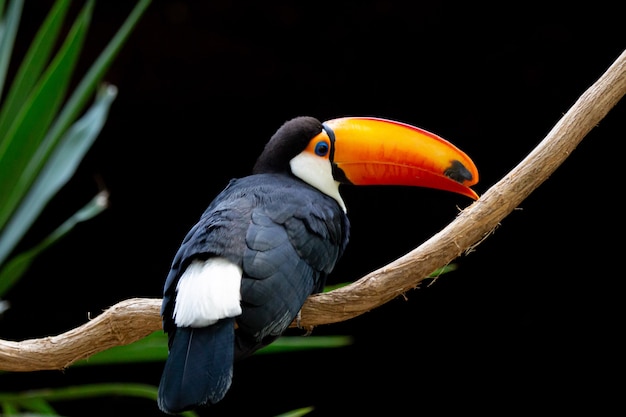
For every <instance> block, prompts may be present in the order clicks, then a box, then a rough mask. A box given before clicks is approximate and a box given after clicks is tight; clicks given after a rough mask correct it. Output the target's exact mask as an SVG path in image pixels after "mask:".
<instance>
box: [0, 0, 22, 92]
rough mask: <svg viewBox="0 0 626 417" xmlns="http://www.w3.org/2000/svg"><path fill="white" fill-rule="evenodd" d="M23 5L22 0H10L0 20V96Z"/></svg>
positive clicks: (1, 9)
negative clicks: (3, 16) (4, 14)
mask: <svg viewBox="0 0 626 417" xmlns="http://www.w3.org/2000/svg"><path fill="white" fill-rule="evenodd" d="M23 6H24V1H23V0H14V1H12V2H11V4H10V5H9V9H8V11H7V14H6V19H3V20H1V21H0V97H2V92H3V90H4V83H5V80H6V76H7V70H8V69H9V62H11V53H12V52H13V44H14V43H15V36H16V34H17V28H18V26H19V24H20V17H21V15H22V8H23ZM3 11H4V2H2V3H1V4H0V13H2V12H3Z"/></svg>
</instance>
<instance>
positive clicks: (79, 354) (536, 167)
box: [0, 51, 626, 371]
mask: <svg viewBox="0 0 626 417" xmlns="http://www.w3.org/2000/svg"><path fill="white" fill-rule="evenodd" d="M624 94H626V51H625V52H623V53H622V54H621V55H620V56H619V57H618V58H617V60H616V61H615V62H614V63H613V64H612V65H611V66H610V67H609V68H608V69H607V71H606V72H605V73H604V74H603V75H602V77H600V78H599V79H598V81H597V82H595V83H594V84H593V85H592V86H591V87H590V88H589V89H588V90H587V91H585V93H584V94H583V95H582V96H581V97H580V98H579V99H578V101H577V102H576V103H575V104H574V105H573V106H572V107H571V109H570V110H569V111H568V112H567V113H566V114H565V115H564V116H563V118H561V120H560V121H559V122H558V123H557V124H556V125H555V126H554V128H553V129H552V130H551V131H550V133H548V135H547V136H546V138H545V139H544V140H543V141H542V142H541V143H540V144H539V145H538V146H537V147H536V148H535V149H534V150H533V151H532V152H531V153H530V154H529V155H528V156H527V157H526V158H525V159H524V160H523V161H522V162H520V164H519V165H517V166H516V167H515V168H514V169H513V170H511V172H509V173H508V174H507V175H506V176H505V177H504V178H502V179H501V180H500V181H499V182H498V183H496V184H495V185H494V186H492V187H491V188H490V189H489V190H487V192H485V194H483V195H482V196H481V197H480V199H479V200H478V201H476V202H474V203H473V204H472V205H471V206H469V207H468V208H466V209H465V210H463V211H462V212H461V213H460V214H459V215H458V216H457V218H456V219H455V220H454V221H453V222H452V223H450V224H449V225H448V226H447V227H445V228H444V229H443V230H441V231H440V232H439V233H437V234H435V235H434V236H433V237H432V238H430V239H429V240H427V241H426V242H424V243H423V244H422V245H421V246H420V247H418V248H416V249H415V250H413V251H412V252H410V253H408V254H407V255H405V256H403V257H401V258H399V259H397V260H395V261H393V262H391V263H390V264H388V265H387V266H385V267H383V268H381V269H378V270H376V271H374V272H372V273H370V274H368V275H366V276H364V277H363V278H361V279H359V280H358V281H356V282H354V283H352V284H350V285H348V286H345V287H342V288H338V289H336V290H334V291H330V292H327V293H323V294H317V295H314V296H311V297H309V299H308V300H307V301H306V303H305V304H304V306H303V308H302V312H301V316H300V321H299V324H300V326H302V327H306V328H309V327H311V326H316V325H321V324H329V323H336V322H340V321H345V320H348V319H350V318H353V317H356V316H358V315H361V314H363V313H365V312H367V311H370V310H372V309H374V308H376V307H378V306H381V305H382V304H384V303H386V302H388V301H390V300H392V299H394V298H395V297H397V296H399V295H402V294H404V293H405V292H407V291H408V290H410V289H413V288H415V287H417V286H418V285H419V283H420V282H421V281H422V280H424V279H425V278H426V277H428V275H429V274H430V273H432V271H435V270H436V269H438V268H440V267H442V266H443V265H446V264H448V263H450V262H451V261H452V260H454V259H455V258H457V257H458V256H460V255H461V254H463V253H464V252H466V251H468V250H473V249H474V248H475V247H476V245H478V244H479V243H480V242H481V241H482V240H484V239H485V238H486V237H487V236H488V235H489V234H490V232H491V231H492V230H493V229H495V228H496V227H497V225H498V224H499V223H500V221H502V219H504V218H505V217H506V216H507V215H508V214H509V213H511V211H513V210H514V209H515V208H516V207H517V206H518V205H519V204H520V203H521V202H522V201H523V200H524V199H525V198H526V197H528V195H529V194H530V193H531V192H532V191H533V190H535V189H536V188H537V187H539V186H540V185H541V184H542V183H543V182H544V181H545V180H546V179H547V178H548V177H549V176H550V175H551V174H552V173H553V172H554V171H555V170H556V169H557V168H558V167H559V166H560V165H561V164H562V163H563V161H565V159H567V157H568V156H569V155H570V154H571V153H572V152H573V151H574V149H575V148H576V147H577V146H578V144H579V143H580V142H581V141H582V139H583V138H584V137H585V136H586V135H587V134H588V133H589V132H590V131H591V129H593V127H594V126H596V125H597V124H598V123H599V122H600V121H601V120H602V119H603V118H604V117H605V116H606V114H607V113H608V112H609V111H610V109H611V108H613V107H614V106H615V105H616V104H617V103H618V102H619V100H620V99H621V98H622V97H623V96H624ZM160 304H161V300H160V299H143V298H135V299H130V300H125V301H122V302H120V303H118V304H116V305H114V306H112V307H111V308H109V309H107V310H106V311H104V312H103V313H102V314H101V315H100V316H98V317H96V318H95V319H94V320H92V321H90V322H88V323H86V324H84V325H82V326H80V327H78V328H76V329H73V330H71V331H69V332H66V333H63V334H60V335H58V336H54V337H46V338H42V339H31V340H24V341H21V342H10V341H3V340H0V370H5V371H36V370H51V369H63V368H65V367H67V366H69V365H71V364H72V363H74V362H76V361H77V360H80V359H84V358H87V357H89V356H91V355H93V354H95V353H97V352H100V351H103V350H106V349H109V348H111V347H113V346H118V345H124V344H128V343H132V342H134V341H136V340H139V339H141V338H143V337H145V336H147V335H149V334H150V333H152V332H155V331H158V330H160V329H161V318H160V316H159V314H160ZM295 325H296V323H293V324H292V326H295Z"/></svg>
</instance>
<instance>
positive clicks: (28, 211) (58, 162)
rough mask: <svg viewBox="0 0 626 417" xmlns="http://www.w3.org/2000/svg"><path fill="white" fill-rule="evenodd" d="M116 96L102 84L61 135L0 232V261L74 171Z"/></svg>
mask: <svg viewBox="0 0 626 417" xmlns="http://www.w3.org/2000/svg"><path fill="white" fill-rule="evenodd" d="M116 96H117V89H116V88H115V87H113V86H104V87H103V88H102V89H101V91H100V94H99V95H98V97H97V98H96V102H95V104H94V105H93V106H92V107H91V108H90V109H89V111H88V112H87V113H86V114H85V115H84V116H83V117H82V118H81V119H80V120H78V121H77V122H76V123H75V124H74V125H72V127H71V128H70V129H69V130H68V131H67V133H66V134H65V135H64V136H63V138H62V139H61V141H60V143H59V145H58V146H57V147H56V148H55V150H54V152H53V153H52V155H51V156H50V158H49V160H48V161H47V163H46V165H45V166H44V168H43V169H42V171H41V174H40V175H39V176H38V177H37V179H36V181H35V183H34V184H33V185H32V186H31V187H30V188H29V189H28V190H27V191H26V197H25V198H24V199H23V201H22V203H21V204H20V206H19V208H18V210H17V211H16V212H15V215H14V216H13V217H12V218H11V220H10V221H9V223H8V224H7V226H6V228H5V230H4V232H3V233H2V235H1V236H0V264H2V263H3V262H4V261H5V260H6V258H7V257H8V256H9V254H10V252H11V250H12V249H13V248H14V246H15V245H16V244H17V243H18V242H19V240H20V239H21V238H22V236H23V235H24V234H25V233H26V231H27V230H28V229H29V228H30V226H31V225H32V224H33V222H34V221H35V219H36V218H37V216H38V215H39V214H40V213H41V211H42V210H43V208H44V207H45V205H46V204H47V203H48V201H49V200H50V199H51V198H52V197H53V196H54V195H55V194H56V193H57V192H58V190H59V189H60V188H61V187H63V186H64V185H65V184H66V183H67V181H68V180H69V179H70V178H71V176H72V175H73V174H74V172H75V170H76V168H77V167H78V165H79V163H80V162H81V160H82V159H83V157H84V155H85V153H86V152H87V151H88V150H89V148H90V147H91V145H92V143H93V142H94V140H95V139H96V137H97V136H98V134H99V133H100V130H101V129H102V126H103V125H104V122H105V121H106V118H107V114H108V111H109V107H110V106H111V103H112V102H113V100H114V99H115V97H116Z"/></svg>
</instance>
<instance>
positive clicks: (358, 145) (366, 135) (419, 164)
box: [320, 117, 478, 200]
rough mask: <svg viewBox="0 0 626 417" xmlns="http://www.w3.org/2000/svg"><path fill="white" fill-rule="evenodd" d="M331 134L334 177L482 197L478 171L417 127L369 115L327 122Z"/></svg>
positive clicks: (327, 132)
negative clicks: (478, 190) (474, 186)
mask: <svg viewBox="0 0 626 417" xmlns="http://www.w3.org/2000/svg"><path fill="white" fill-rule="evenodd" d="M324 129H325V131H323V132H322V133H320V135H328V136H333V135H334V140H335V145H334V155H331V158H332V162H333V170H334V176H335V179H336V180H337V181H339V182H341V183H349V184H355V185H408V186H417V187H428V188H435V189H439V190H445V191H450V192H454V193H458V194H462V195H465V196H467V197H470V198H472V199H474V200H477V199H478V194H476V192H474V190H472V189H471V188H469V187H470V186H472V185H474V184H476V183H477V182H478V170H477V169H476V165H474V163H473V162H472V160H471V159H470V158H469V157H468V156H467V155H466V154H465V153H464V152H463V151H461V150H460V149H458V148H457V147H456V146H454V145H453V144H451V143H450V142H448V141H446V140H445V139H442V138H440V137H439V136H437V135H435V134H433V133H430V132H427V131H425V130H422V129H420V128H418V127H415V126H411V125H408V124H404V123H400V122H396V121H393V120H385V119H379V118H371V117H343V118H339V119H333V120H329V121H327V122H325V123H324Z"/></svg>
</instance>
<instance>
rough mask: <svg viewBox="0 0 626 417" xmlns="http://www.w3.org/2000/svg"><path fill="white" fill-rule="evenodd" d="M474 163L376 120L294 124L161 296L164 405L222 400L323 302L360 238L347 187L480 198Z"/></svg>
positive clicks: (209, 220)
mask: <svg viewBox="0 0 626 417" xmlns="http://www.w3.org/2000/svg"><path fill="white" fill-rule="evenodd" d="M477 181H478V171H477V168H476V166H475V165H474V163H473V162H472V160H471V159H470V158H469V157H468V156H467V155H466V154H465V153H464V152H463V151H461V150H460V149H458V148H457V147H455V146H454V145H453V144H451V143H450V142H448V141H446V140H444V139H442V138H441V137H439V136H437V135H435V134H433V133H430V132H428V131H426V130H423V129H420V128H418V127H415V126H412V125H409V124H406V123H402V122H398V121H394V120H387V119H382V118H375V117H340V118H336V119H333V120H329V121H326V122H323V123H322V122H321V121H319V120H318V119H316V118H313V117H309V116H301V117H296V118H293V119H291V120H288V121H286V122H285V123H284V124H283V125H282V126H281V127H280V128H279V129H278V130H277V131H276V133H274V135H272V137H271V138H270V139H269V141H268V142H267V144H266V145H265V148H264V149H263V151H262V152H261V155H260V156H259V157H258V159H257V161H256V163H255V165H254V167H253V170H252V173H251V174H250V175H249V176H244V177H241V178H237V179H232V180H230V182H229V183H228V184H227V186H226V188H224V189H223V191H221V192H220V193H219V194H218V195H217V197H215V199H214V200H213V201H212V202H211V203H210V204H209V206H208V207H207V209H206V210H205V211H204V213H203V214H202V215H201V217H200V219H199V220H198V222H197V223H196V224H195V225H194V226H193V227H192V228H191V229H190V230H189V232H188V233H187V235H186V236H185V238H184V239H183V241H182V243H181V245H180V247H179V249H178V251H177V252H176V254H175V256H174V258H173V261H172V263H171V268H170V271H169V274H168V275H167V278H166V280H165V285H164V289H163V301H162V306H161V315H162V320H163V330H164V331H165V332H166V333H167V335H168V357H167V359H166V362H165V366H164V369H163V373H162V376H161V380H160V383H159V391H158V405H159V408H160V409H161V411H163V412H165V413H167V414H178V413H181V412H183V411H186V410H192V409H196V408H198V407H201V406H210V405H212V404H215V403H217V402H219V401H220V400H222V399H223V398H224V396H225V395H226V393H227V392H228V390H229V388H230V386H231V382H232V377H233V364H234V362H235V361H237V360H240V359H243V358H246V357H248V356H250V355H251V354H253V353H254V352H256V351H257V350H258V349H260V348H262V347H264V346H267V345H268V344H270V343H272V342H273V341H274V340H276V339H277V338H278V337H279V336H281V334H283V333H284V332H285V330H286V329H287V328H288V327H289V326H290V324H291V323H292V322H293V321H294V320H295V319H296V318H297V317H298V314H299V312H300V310H301V308H302V305H303V303H304V302H305V300H306V299H307V297H309V296H310V295H312V294H315V293H318V292H321V291H322V290H323V288H324V285H325V282H326V277H327V276H328V275H329V274H330V273H331V271H332V270H333V267H334V266H335V264H336V263H337V261H338V260H339V259H340V258H341V256H342V254H343V253H344V250H345V248H346V245H347V244H348V239H349V236H350V222H349V220H348V217H347V215H346V211H347V210H346V204H345V202H344V200H343V199H342V197H341V194H340V192H339V187H340V185H341V184H351V185H405V186H421V187H429V188H434V189H440V190H445V191H449V192H454V193H458V194H462V195H464V196H467V197H470V198H472V199H478V195H477V194H476V192H474V191H473V190H472V189H471V188H470V186H472V185H474V184H476V182H477Z"/></svg>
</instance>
